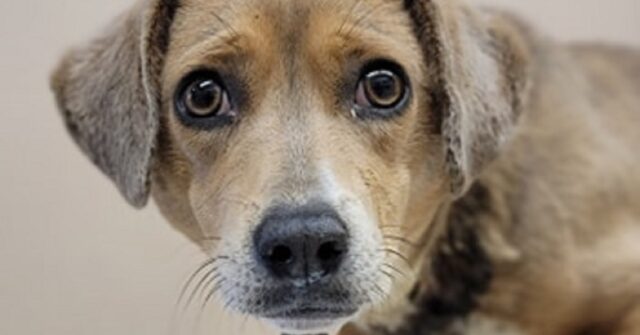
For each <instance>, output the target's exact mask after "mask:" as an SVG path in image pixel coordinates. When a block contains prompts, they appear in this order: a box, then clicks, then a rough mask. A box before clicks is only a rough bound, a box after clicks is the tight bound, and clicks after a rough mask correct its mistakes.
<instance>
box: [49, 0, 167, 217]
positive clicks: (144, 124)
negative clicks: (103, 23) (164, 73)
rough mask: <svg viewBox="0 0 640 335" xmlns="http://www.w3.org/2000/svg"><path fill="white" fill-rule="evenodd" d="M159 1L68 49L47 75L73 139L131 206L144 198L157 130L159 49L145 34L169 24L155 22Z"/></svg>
mask: <svg viewBox="0 0 640 335" xmlns="http://www.w3.org/2000/svg"><path fill="white" fill-rule="evenodd" d="M164 6H165V5H164V2H163V3H162V4H158V5H156V6H147V4H146V3H143V4H142V6H140V7H139V8H140V9H139V10H134V11H133V12H132V13H131V14H129V15H126V16H123V17H121V18H119V19H118V20H117V21H116V22H114V23H113V24H112V26H111V27H110V28H109V29H108V30H107V31H106V32H105V33H104V34H103V35H102V36H101V37H99V38H97V39H95V40H93V41H91V42H90V43H89V44H87V45H85V46H83V47H80V48H77V49H74V50H72V51H71V52H70V53H69V54H68V55H67V57H65V58H64V60H63V62H62V64H61V65H60V66H59V67H58V69H57V71H56V73H55V75H54V76H53V80H52V86H53V89H54V91H55V93H56V98H57V101H58V105H59V108H60V110H61V112H62V114H63V116H64V118H65V121H66V124H67V128H68V129H69V131H70V133H71V134H72V136H73V138H74V140H75V141H76V142H77V144H78V145H79V146H80V148H81V149H82V150H83V151H84V153H85V154H86V155H88V156H89V158H90V159H91V160H92V161H93V162H94V163H95V164H96V165H97V166H98V167H99V168H100V169H101V170H102V171H103V172H104V173H105V174H106V175H107V176H108V177H109V178H111V179H112V180H113V181H114V182H115V183H116V185H117V187H118V188H119V190H120V192H121V193H122V194H123V195H124V197H125V198H126V199H127V200H128V201H129V202H130V203H131V204H132V205H134V206H136V207H143V206H144V205H145V204H146V203H147V201H148V198H149V171H150V168H151V166H152V164H153V152H154V148H155V142H156V136H157V133H158V128H159V121H158V107H159V103H158V98H157V97H158V94H157V92H158V90H159V87H158V83H159V81H158V80H157V76H159V74H158V73H159V71H158V67H160V66H161V65H159V63H161V59H162V58H163V55H162V54H161V52H163V50H161V48H158V47H157V43H156V41H154V40H152V39H151V38H149V37H153V33H157V32H158V31H163V29H158V27H153V28H152V27H151V25H158V24H164V25H166V24H170V22H169V21H168V20H158V19H157V16H158V15H164V14H165V13H166V11H165V10H163V7H164ZM149 8H151V9H150V14H151V15H149V16H146V15H145V14H146V12H145V9H149ZM151 32H153V33H151ZM163 37H164V36H162V37H160V36H158V38H163Z"/></svg>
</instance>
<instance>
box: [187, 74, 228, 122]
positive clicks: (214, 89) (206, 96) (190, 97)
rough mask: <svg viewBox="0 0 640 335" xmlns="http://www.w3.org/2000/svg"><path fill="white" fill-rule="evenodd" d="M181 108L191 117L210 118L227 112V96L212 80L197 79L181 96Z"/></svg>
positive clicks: (215, 81) (219, 85) (220, 86)
mask: <svg viewBox="0 0 640 335" xmlns="http://www.w3.org/2000/svg"><path fill="white" fill-rule="evenodd" d="M182 103H183V107H184V108H185V109H186V112H187V113H188V114H190V116H193V117H212V116H216V115H219V114H223V113H225V112H228V111H229V108H230V107H231V105H230V104H229V96H228V94H227V92H226V90H225V89H224V87H222V85H221V84H219V83H218V82H217V80H215V79H214V78H206V77H205V78H198V79H195V80H194V81H193V82H192V83H191V84H189V85H188V86H187V87H186V89H185V90H184V92H183V95H182Z"/></svg>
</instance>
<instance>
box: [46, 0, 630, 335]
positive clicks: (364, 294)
mask: <svg viewBox="0 0 640 335" xmlns="http://www.w3.org/2000/svg"><path fill="white" fill-rule="evenodd" d="M53 89H54V91H55V93H56V97H57V101H58V105H59V107H60V110H61V111H62V114H63V116H64V119H65V120H66V124H67V127H68V129H69V131H70V132H71V134H72V135H73V137H74V139H75V140H76V141H77V143H78V144H79V146H80V148H81V149H82V150H83V151H84V153H85V154H87V155H88V156H89V157H90V158H91V159H92V161H93V162H94V163H95V164H96V165H97V166H98V167H99V168H100V169H101V170H102V171H103V172H104V173H105V174H106V175H107V176H109V177H110V178H111V179H112V180H113V181H114V183H115V184H116V185H117V186H118V188H119V190H120V191H121V192H122V194H123V195H124V197H125V198H126V199H127V200H128V201H129V202H130V203H131V204H132V205H134V206H136V207H143V206H144V205H145V204H146V203H147V199H148V198H149V196H150V195H151V196H152V197H153V199H154V200H155V202H156V203H157V204H158V206H159V208H160V209H161V211H162V212H163V214H164V215H165V216H166V218H167V219H168V221H169V222H170V223H171V224H172V225H173V226H174V227H175V228H176V229H177V230H179V231H180V232H182V233H183V234H185V235H186V236H188V237H189V238H190V239H191V240H192V241H193V242H194V243H197V244H198V245H200V246H201V247H202V250H203V251H204V252H206V254H207V255H208V257H209V261H208V262H207V263H206V264H204V265H203V267H202V268H201V269H200V271H199V272H197V273H196V275H202V276H204V277H203V278H202V279H200V281H201V283H202V282H204V283H207V282H208V283H209V284H210V285H201V287H199V288H198V289H200V290H204V291H205V292H204V293H205V295H209V296H212V295H214V294H217V295H219V297H220V299H221V300H222V301H223V302H224V303H225V304H226V306H228V308H229V309H231V310H234V311H236V312H239V313H243V314H247V315H251V316H253V317H255V318H259V319H262V320H266V321H267V322H269V323H271V324H273V325H275V327H276V328H277V329H279V330H280V331H282V332H283V333H289V334H316V333H331V334H335V333H339V334H342V335H345V334H349V335H352V334H361V335H373V334H393V335H409V334H412V335H413V334H497V335H503V334H511V335H516V334H517V335H524V334H527V335H584V334H614V335H632V334H640V243H639V242H640V169H639V166H640V154H639V151H638V147H637V145H638V143H640V110H639V109H640V107H639V106H640V53H638V52H635V51H631V50H627V49H623V48H614V47H603V46H590V45H582V46H578V45H559V44H557V43H555V42H553V41H550V40H548V39H547V38H545V37H543V36H540V35H539V34H537V33H536V32H535V31H533V30H531V29H529V28H528V27H527V26H526V25H525V24H523V23H521V22H520V21H519V20H517V19H514V18H512V17H510V16H509V15H506V14H503V13H501V12H497V11H492V10H487V9H474V8H471V7H469V6H467V5H465V4H464V3H460V2H459V1H456V0H308V1H293V0H273V1H265V0H234V1H224V0H147V1H142V2H140V3H138V4H137V5H136V6H135V7H134V8H133V9H132V10H131V11H130V12H129V13H128V14H126V15H124V16H123V17H121V18H120V19H118V20H117V21H116V22H114V23H113V24H112V25H111V26H110V27H109V29H108V30H107V31H105V32H104V34H103V35H102V36H100V37H99V38H97V39H96V40H94V41H92V42H90V43H89V44H88V45H86V46H84V47H81V48H78V49H75V50H72V51H71V52H70V53H69V54H68V55H67V57H65V58H64V60H63V61H62V63H61V65H60V66H59V68H58V69H57V71H56V72H55V75H54V77H53Z"/></svg>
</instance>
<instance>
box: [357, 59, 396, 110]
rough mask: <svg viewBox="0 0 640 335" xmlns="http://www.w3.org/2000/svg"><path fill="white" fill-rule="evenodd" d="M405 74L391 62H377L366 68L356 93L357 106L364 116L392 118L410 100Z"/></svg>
mask: <svg viewBox="0 0 640 335" xmlns="http://www.w3.org/2000/svg"><path fill="white" fill-rule="evenodd" d="M405 78H406V76H405V75H404V72H403V71H402V69H400V67H399V66H398V65H395V64H394V63H390V62H377V63H374V64H372V65H370V66H368V67H367V68H366V70H365V71H363V75H362V76H361V77H360V81H359V82H358V86H357V89H356V93H355V105H356V107H357V110H358V111H360V112H365V113H368V114H369V115H363V114H362V113H358V115H360V116H362V117H364V116H369V117H372V116H379V117H390V116H392V115H393V114H394V112H397V111H399V110H400V109H402V108H403V107H404V106H405V105H406V102H407V100H408V96H409V86H408V85H407V80H406V79H405Z"/></svg>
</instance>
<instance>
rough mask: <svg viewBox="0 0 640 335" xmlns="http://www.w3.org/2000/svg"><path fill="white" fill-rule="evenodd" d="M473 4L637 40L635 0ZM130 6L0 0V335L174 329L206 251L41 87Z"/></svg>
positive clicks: (152, 333)
mask: <svg viewBox="0 0 640 335" xmlns="http://www.w3.org/2000/svg"><path fill="white" fill-rule="evenodd" d="M230 1H232V0H230ZM476 2H478V3H485V4H500V5H501V6H503V7H505V8H513V9H514V10H516V11H517V12H519V13H520V14H521V15H522V16H523V17H526V18H528V19H529V20H530V21H532V22H536V23H537V25H538V26H539V28H540V29H541V30H543V31H545V32H547V33H548V34H550V35H553V36H556V37H557V38H559V39H562V40H602V41H610V42H619V43H626V44H631V45H635V46H640V1H638V0H609V1H604V0H530V1H525V0H493V1H490V0H486V1H479V0H478V1H476ZM131 3H132V1H131V0H103V1H98V0H46V1H43V0H12V1H10V0H0V33H1V38H0V71H1V72H0V107H1V110H0V334H13V335H32V334H33V335H36V334H43V335H44V334H47V335H76V334H77V335H80V334H91V335H115V334H121V335H128V334H131V335H134V334H135V335H158V334H169V333H170V332H171V333H176V332H173V331H170V330H169V324H170V323H172V322H171V320H172V314H173V313H172V312H173V310H174V303H175V301H176V299H177V296H178V294H179V291H180V288H181V284H182V283H183V281H184V280H185V279H186V277H187V276H188V275H189V274H190V272H191V271H193V270H194V269H195V267H196V266H197V265H198V264H199V263H200V262H201V261H202V260H203V258H202V256H201V255H200V253H199V252H198V250H197V249H195V248H194V247H193V246H191V245H190V244H189V242H187V241H186V240H185V239H184V238H183V237H181V236H180V235H178V233H176V232H174V231H172V230H171V229H170V228H169V226H168V225H167V224H166V223H165V222H164V220H163V219H162V218H161V217H160V215H159V214H158V212H157V210H156V209H155V208H154V206H150V207H149V208H148V209H146V210H143V211H135V210H133V209H131V208H130V207H128V206H127V205H126V204H125V202H124V201H123V199H122V198H121V197H120V195H119V194H118V193H117V191H116V190H115V188H114V187H113V186H112V184H111V183H110V182H109V181H108V180H107V179H106V178H105V177H103V176H102V175H101V174H100V173H99V172H98V170H97V169H95V168H94V167H93V166H92V165H91V164H90V163H89V162H88V160H87V159H85V158H84V157H83V156H82V155H81V154H80V152H79V150H78V149H77V148H76V147H75V145H74V144H73V143H72V142H71V140H70V138H69V137H68V136H67V134H66V132H65V130H64V127H63V125H62V122H61V120H60V118H59V116H58V113H57V111H56V108H55V105H54V102H53V99H52V96H51V94H50V92H49V89H48V76H49V73H50V71H51V70H52V68H53V66H54V64H55V63H56V62H57V60H58V59H59V58H60V56H61V55H62V53H63V51H64V50H65V49H66V48H67V47H69V46H70V45H72V44H74V43H77V42H80V41H83V40H84V39H85V38H88V37H90V36H92V35H93V33H94V32H96V31H97V30H98V28H99V27H101V26H103V25H104V24H105V23H106V22H108V21H109V19H110V18H111V17H112V16H114V15H115V14H117V13H119V12H120V11H122V10H123V9H124V8H126V7H127V6H129V5H130V4H131ZM204 319H205V320H206V321H207V322H205V324H206V326H205V327H204V328H205V329H207V330H208V331H206V332H202V333H203V334H204V333H207V334H221V335H225V334H238V335H242V334H263V333H266V330H264V328H257V329H258V330H256V328H254V327H256V326H255V324H254V322H252V321H248V320H245V319H244V318H242V317H230V316H228V315H225V314H222V313H220V312H217V311H216V309H215V308H213V309H209V310H206V311H205V314H204ZM187 323H189V322H183V324H187ZM190 324H193V322H190ZM184 333H189V332H184Z"/></svg>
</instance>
